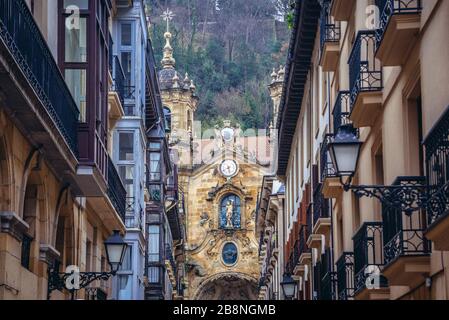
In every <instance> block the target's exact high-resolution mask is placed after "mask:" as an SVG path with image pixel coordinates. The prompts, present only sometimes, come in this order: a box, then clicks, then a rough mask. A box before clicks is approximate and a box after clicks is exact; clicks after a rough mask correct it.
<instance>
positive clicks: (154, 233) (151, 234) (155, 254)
mask: <svg viewBox="0 0 449 320" xmlns="http://www.w3.org/2000/svg"><path fill="white" fill-rule="evenodd" d="M159 234H160V227H159V226H158V225H150V226H148V262H150V263H151V262H159V251H160V250H159V247H160V244H159V243H160V240H159V238H160V235H159Z"/></svg>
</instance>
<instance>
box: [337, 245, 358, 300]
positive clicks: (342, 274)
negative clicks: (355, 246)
mask: <svg viewBox="0 0 449 320" xmlns="http://www.w3.org/2000/svg"><path fill="white" fill-rule="evenodd" d="M336 267H337V293H338V300H350V299H352V298H353V297H354V253H352V252H343V254H342V255H341V257H340V258H339V259H338V260H337V263H336Z"/></svg>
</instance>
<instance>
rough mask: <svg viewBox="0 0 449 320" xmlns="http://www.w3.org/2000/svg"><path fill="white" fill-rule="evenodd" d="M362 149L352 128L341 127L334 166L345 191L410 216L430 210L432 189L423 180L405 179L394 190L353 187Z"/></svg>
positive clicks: (333, 151)
mask: <svg viewBox="0 0 449 320" xmlns="http://www.w3.org/2000/svg"><path fill="white" fill-rule="evenodd" d="M361 147H362V142H361V141H360V140H359V139H358V137H357V131H356V130H355V129H354V127H353V126H352V124H345V125H343V126H341V127H340V128H339V130H338V132H337V134H336V135H335V138H334V139H333V141H332V142H330V143H329V153H330V155H331V160H332V164H333V166H334V169H335V170H336V175H337V176H338V177H339V178H340V183H341V184H342V185H343V189H344V190H345V191H350V190H351V191H353V192H354V194H355V195H356V196H358V197H363V196H366V197H369V198H377V199H379V200H380V201H381V202H382V203H383V204H385V205H386V206H388V207H391V208H394V209H398V210H401V211H405V212H408V213H412V212H414V211H418V210H421V209H423V208H425V207H426V206H427V200H426V196H427V195H426V190H427V188H428V186H427V184H426V183H425V179H423V178H422V177H401V180H402V182H401V183H398V184H393V185H390V186H384V185H358V186H354V185H352V184H351V183H352V179H353V177H354V175H355V172H356V170H357V164H358V161H359V156H360V149H361ZM423 180H424V182H423Z"/></svg>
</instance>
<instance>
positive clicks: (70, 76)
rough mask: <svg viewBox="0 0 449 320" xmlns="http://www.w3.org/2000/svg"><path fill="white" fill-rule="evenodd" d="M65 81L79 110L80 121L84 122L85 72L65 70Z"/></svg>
mask: <svg viewBox="0 0 449 320" xmlns="http://www.w3.org/2000/svg"><path fill="white" fill-rule="evenodd" d="M65 81H66V83H67V86H68V87H69V89H70V92H71V93H72V96H73V99H75V102H76V105H77V106H78V109H79V110H80V121H81V122H86V70H81V69H66V70H65Z"/></svg>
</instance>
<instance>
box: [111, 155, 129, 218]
mask: <svg viewBox="0 0 449 320" xmlns="http://www.w3.org/2000/svg"><path fill="white" fill-rule="evenodd" d="M108 196H109V199H110V200H111V202H112V204H113V205H114V207H115V209H116V210H117V213H118V214H119V216H120V217H121V218H122V221H123V223H125V215H126V189H125V187H124V186H123V182H122V180H121V179H120V175H119V174H118V172H117V169H116V168H115V165H114V163H113V162H112V159H111V158H110V157H108Z"/></svg>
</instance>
